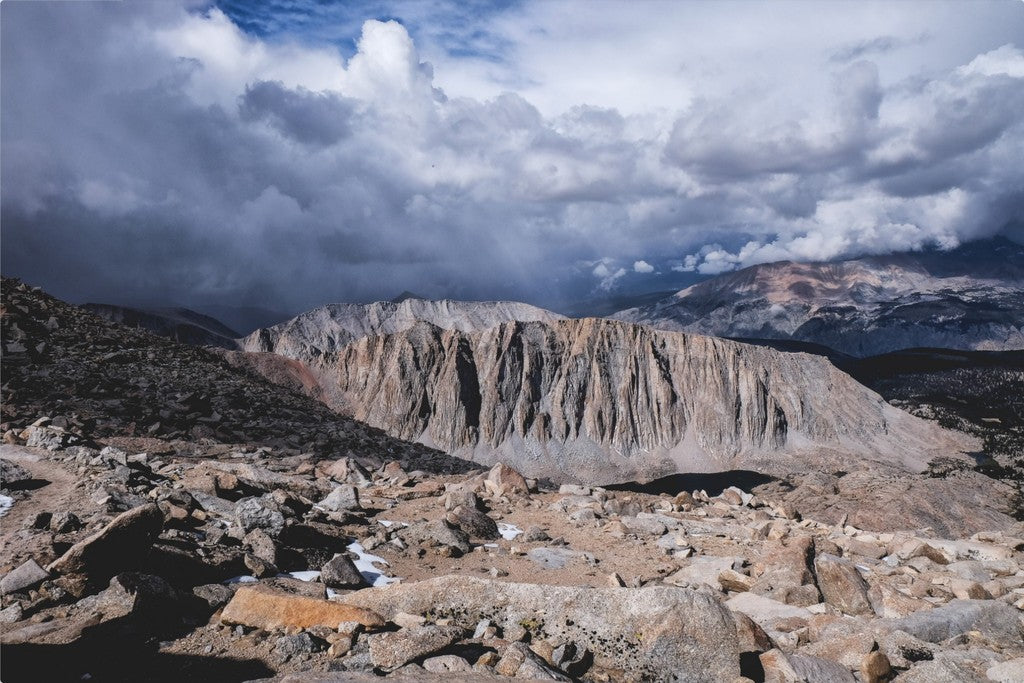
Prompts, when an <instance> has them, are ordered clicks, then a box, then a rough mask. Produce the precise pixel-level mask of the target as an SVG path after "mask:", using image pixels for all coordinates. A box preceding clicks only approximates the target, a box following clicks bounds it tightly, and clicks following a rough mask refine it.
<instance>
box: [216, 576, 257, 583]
mask: <svg viewBox="0 0 1024 683" xmlns="http://www.w3.org/2000/svg"><path fill="white" fill-rule="evenodd" d="M224 583H256V577H255V576H236V577H234V578H233V579H228V580H227V581H225V582H224Z"/></svg>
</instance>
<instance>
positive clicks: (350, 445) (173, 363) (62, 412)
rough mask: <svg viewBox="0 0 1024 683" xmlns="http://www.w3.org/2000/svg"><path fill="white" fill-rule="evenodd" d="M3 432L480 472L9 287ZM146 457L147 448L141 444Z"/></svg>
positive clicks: (203, 352) (214, 356)
mask: <svg viewBox="0 0 1024 683" xmlns="http://www.w3.org/2000/svg"><path fill="white" fill-rule="evenodd" d="M2 292H3V307H2V310H3V318H2V331H3V336H2V338H3V368H2V369H3V378H4V380H3V381H4V385H3V393H4V400H3V403H2V406H0V408H2V420H0V421H2V422H3V423H4V424H5V425H7V426H6V427H5V429H8V428H16V429H18V430H21V429H24V428H25V427H27V426H29V425H30V424H31V423H32V422H33V421H35V420H37V419H38V418H40V417H43V416H46V417H48V418H52V419H54V420H58V419H59V420H60V422H61V424H62V425H63V428H66V429H68V430H71V429H74V430H75V431H77V432H78V433H80V434H81V437H82V438H83V439H86V440H93V439H108V438H128V439H140V440H143V441H145V440H147V439H165V440H167V441H173V440H182V439H185V440H189V439H191V440H194V441H196V442H204V443H206V444H229V445H233V446H234V447H236V448H240V449H245V448H254V447H257V446H266V447H268V448H274V449H278V451H279V452H280V451H285V452H289V451H290V453H291V454H294V453H298V452H300V451H302V452H309V453H315V454H318V455H320V456H325V455H335V456H336V455H337V454H338V453H342V454H344V453H346V452H348V451H349V449H355V450H357V451H358V452H359V453H360V455H363V456H370V457H371V458H378V459H379V460H380V461H383V460H384V459H396V458H402V459H406V460H407V461H408V462H410V463H411V464H413V466H415V467H418V468H420V469H427V468H429V467H431V466H433V465H432V463H439V465H438V466H441V467H451V468H454V469H456V470H459V469H462V470H465V469H468V468H472V466H471V465H470V464H469V463H465V462H462V461H457V460H454V459H452V458H450V457H448V456H446V455H444V454H443V453H440V452H438V451H435V450H431V449H428V448H424V447H423V446H421V445H418V444H412V443H406V442H402V441H399V440H397V439H394V438H392V437H389V436H387V435H386V434H384V433H382V432H381V431H380V430H378V429H374V428H372V427H369V426H367V425H365V424H362V423H360V422H356V421H354V420H352V419H351V418H348V417H346V416H342V415H339V414H337V413H335V412H333V411H331V410H330V409H328V408H327V407H326V406H325V405H323V403H321V402H319V401H316V400H314V399H312V398H310V397H309V396H305V395H303V394H301V393H299V392H292V391H287V390H285V389H283V388H282V387H281V386H278V385H277V384H274V383H273V382H271V381H268V380H267V379H265V378H264V377H262V376H260V375H259V374H257V373H255V372H250V371H247V369H240V368H237V367H234V366H232V365H231V364H230V363H227V362H225V360H224V358H223V355H222V354H223V353H225V352H223V351H222V350H220V349H217V348H199V347H196V346H189V345H185V344H181V343H177V342H175V341H172V340H169V339H165V338H162V337H159V336H155V335H153V334H149V333H147V332H145V331H143V330H141V329H137V328H134V327H129V326H126V325H122V324H119V323H116V322H112V321H110V320H108V319H105V318H102V317H100V316H97V315H93V314H91V313H89V312H88V311H86V310H83V309H82V308H81V307H78V306H72V305H71V304H67V303H64V302H63V301H60V300H58V299H55V298H53V297H50V296H49V295H47V294H45V293H44V292H42V291H41V290H39V289H36V288H33V287H29V286H27V285H25V284H23V283H20V282H18V281H17V280H13V279H10V278H6V277H5V278H3V283H2ZM143 448H146V447H145V446H143Z"/></svg>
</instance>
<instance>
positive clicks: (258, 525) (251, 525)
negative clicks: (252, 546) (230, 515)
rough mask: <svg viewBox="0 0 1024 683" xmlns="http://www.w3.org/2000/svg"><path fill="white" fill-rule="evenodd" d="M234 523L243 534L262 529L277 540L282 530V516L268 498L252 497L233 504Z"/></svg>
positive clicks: (275, 504)
mask: <svg viewBox="0 0 1024 683" xmlns="http://www.w3.org/2000/svg"><path fill="white" fill-rule="evenodd" d="M235 523H237V524H238V527H239V528H240V529H241V530H242V533H243V534H248V533H249V532H250V531H252V530H253V529H262V530H263V531H264V532H266V534H267V535H268V536H270V537H271V538H277V537H278V536H280V535H281V530H282V529H284V515H283V514H281V511H280V510H278V509H277V503H276V502H274V500H273V499H272V498H270V497H269V496H261V497H255V496H252V497H249V498H242V499H241V500H239V501H238V502H236V503H235Z"/></svg>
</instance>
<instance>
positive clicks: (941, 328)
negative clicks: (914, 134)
mask: <svg viewBox="0 0 1024 683" xmlns="http://www.w3.org/2000/svg"><path fill="white" fill-rule="evenodd" d="M611 317H612V318H614V319H616V320H623V321H628V322H636V323H642V324H645V325H650V326H652V327H656V328H658V329H663V330H673V331H678V332H691V333H697V334H707V335H712V336H717V337H729V338H737V337H739V338H760V339H792V340H799V341H806V342H813V343H816V344H822V345H824V346H827V347H830V348H832V349H835V350H837V351H841V352H843V353H847V354H851V355H854V356H870V355H875V354H880V353H886V352H889V351H896V350H899V349H906V348H914V347H941V348H954V349H965V350H970V349H974V350H1006V349H1021V348H1024V247H1022V246H1021V245H1018V244H1016V243H1014V242H1011V241H1009V240H1006V239H1003V238H997V239H992V240H984V241H978V242H971V243H968V244H965V245H963V246H961V247H959V248H957V249H953V250H950V251H945V252H943V251H924V252H914V253H902V254H892V255H887V256H870V257H865V258H860V259H854V260H849V261H840V262H833V263H794V262H792V261H781V262H778V263H766V264H762V265H757V266H752V267H750V268H745V269H743V270H739V271H736V272H734V273H728V274H725V275H721V276H718V277H715V278H712V279H710V280H706V281H704V282H701V283H699V284H696V285H693V286H692V287H688V288H687V289H684V290H682V291H679V292H677V293H675V294H673V295H672V296H669V297H666V298H664V299H661V300H660V301H656V302H654V303H648V304H644V305H641V306H637V307H633V308H628V309H626V310H622V311H619V312H617V313H615V314H614V315H612V316H611Z"/></svg>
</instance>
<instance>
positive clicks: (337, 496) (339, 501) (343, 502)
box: [317, 486, 359, 512]
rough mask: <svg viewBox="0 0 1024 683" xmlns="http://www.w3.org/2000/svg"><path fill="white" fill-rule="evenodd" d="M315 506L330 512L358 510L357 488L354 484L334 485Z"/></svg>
mask: <svg viewBox="0 0 1024 683" xmlns="http://www.w3.org/2000/svg"><path fill="white" fill-rule="evenodd" d="M317 506H318V507H321V508H323V509H324V510H328V511H330V512H343V511H345V510H358V509H359V489H357V488H356V487H355V486H336V487H335V488H334V490H333V491H331V492H330V493H329V494H327V497H326V498H324V499H323V500H321V501H320V502H319V503H317Z"/></svg>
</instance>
